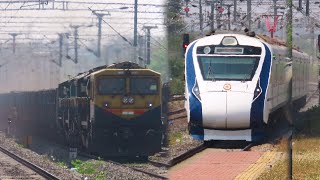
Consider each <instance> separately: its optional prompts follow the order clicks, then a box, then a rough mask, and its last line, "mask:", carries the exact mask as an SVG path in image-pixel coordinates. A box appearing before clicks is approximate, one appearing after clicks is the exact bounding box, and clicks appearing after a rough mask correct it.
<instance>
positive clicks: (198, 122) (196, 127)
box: [186, 43, 204, 140]
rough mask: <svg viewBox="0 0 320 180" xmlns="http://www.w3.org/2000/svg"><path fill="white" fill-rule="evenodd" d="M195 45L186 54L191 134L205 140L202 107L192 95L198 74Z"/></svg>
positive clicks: (195, 137)
mask: <svg viewBox="0 0 320 180" xmlns="http://www.w3.org/2000/svg"><path fill="white" fill-rule="evenodd" d="M194 45H195V43H193V44H192V45H191V47H190V48H189V49H188V51H187V54H186V57H187V58H186V72H187V76H186V81H187V85H188V92H189V108H190V109H189V110H190V124H189V133H190V134H191V136H192V137H193V138H194V139H198V140H203V138H204V135H203V127H202V105H201V102H200V101H199V100H198V99H197V98H196V97H195V95H194V94H193V93H192V88H193V86H194V84H195V81H196V74H195V69H194V64H193V63H194V62H193V56H192V51H193V48H194Z"/></svg>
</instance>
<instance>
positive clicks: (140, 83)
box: [130, 77, 158, 94]
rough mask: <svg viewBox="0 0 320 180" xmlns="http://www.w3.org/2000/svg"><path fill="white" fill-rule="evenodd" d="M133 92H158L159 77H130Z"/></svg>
mask: <svg viewBox="0 0 320 180" xmlns="http://www.w3.org/2000/svg"><path fill="white" fill-rule="evenodd" d="M130 92H131V94H157V93H158V78H145V77H143V78H142V77H134V78H131V79H130Z"/></svg>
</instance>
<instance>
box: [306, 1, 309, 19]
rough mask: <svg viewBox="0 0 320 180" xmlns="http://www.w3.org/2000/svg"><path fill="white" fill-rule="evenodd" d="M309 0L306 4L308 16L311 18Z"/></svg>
mask: <svg viewBox="0 0 320 180" xmlns="http://www.w3.org/2000/svg"><path fill="white" fill-rule="evenodd" d="M309 7H310V6H309V0H307V2H306V16H309V10H310V9H309Z"/></svg>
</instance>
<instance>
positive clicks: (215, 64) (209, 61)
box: [198, 56, 259, 81]
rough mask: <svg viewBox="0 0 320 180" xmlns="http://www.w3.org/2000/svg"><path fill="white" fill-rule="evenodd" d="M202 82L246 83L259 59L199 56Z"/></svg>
mask: <svg viewBox="0 0 320 180" xmlns="http://www.w3.org/2000/svg"><path fill="white" fill-rule="evenodd" d="M198 59H199V60H198V61H199V65H200V70H201V74H202V77H203V79H204V80H212V81H215V80H217V81H218V80H221V81H222V80H223V81H248V80H251V79H252V77H253V75H254V72H255V70H256V69H257V66H258V63H259V57H239V56H199V57H198Z"/></svg>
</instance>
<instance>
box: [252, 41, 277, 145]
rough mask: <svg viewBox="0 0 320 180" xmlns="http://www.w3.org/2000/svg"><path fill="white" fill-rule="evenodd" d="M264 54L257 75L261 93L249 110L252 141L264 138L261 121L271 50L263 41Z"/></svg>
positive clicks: (267, 83)
mask: <svg viewBox="0 0 320 180" xmlns="http://www.w3.org/2000/svg"><path fill="white" fill-rule="evenodd" d="M263 45H264V47H265V50H266V55H265V57H264V62H263V65H262V69H261V73H260V76H259V81H258V83H259V82H260V87H261V89H262V93H261V94H260V96H259V97H258V98H257V99H256V100H255V101H254V102H253V103H252V106H251V112H250V127H251V129H252V141H260V140H262V139H263V138H265V133H264V123H263V110H264V102H265V99H266V93H267V88H268V85H269V75H270V69H271V60H272V58H271V51H270V49H269V47H268V46H267V45H266V44H265V43H263Z"/></svg>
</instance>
